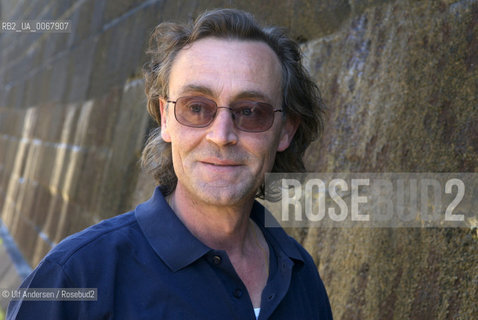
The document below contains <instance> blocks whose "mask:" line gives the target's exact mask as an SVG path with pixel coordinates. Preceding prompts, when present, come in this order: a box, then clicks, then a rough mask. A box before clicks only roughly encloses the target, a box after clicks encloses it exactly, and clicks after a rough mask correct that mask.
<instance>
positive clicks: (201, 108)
mask: <svg viewBox="0 0 478 320" xmlns="http://www.w3.org/2000/svg"><path fill="white" fill-rule="evenodd" d="M167 102H168V103H173V104H174V106H175V108H174V116H175V117H176V120H177V121H178V122H179V123H180V124H182V125H185V126H188V127H192V128H205V127H207V126H209V125H210V124H211V123H212V122H213V121H214V118H216V115H217V109H221V108H222V109H229V110H230V111H231V115H232V120H233V122H234V125H235V126H236V128H237V129H239V130H241V131H246V132H264V131H267V130H269V129H270V128H271V127H272V124H273V123H274V118H275V116H274V115H275V113H276V112H282V110H280V109H274V107H273V106H271V105H270V104H267V103H264V102H257V101H248V100H241V101H235V102H233V103H231V104H230V105H229V107H218V106H217V104H216V102H214V101H213V100H210V99H208V98H204V97H201V96H187V97H180V98H178V99H176V101H171V100H168V101H167Z"/></svg>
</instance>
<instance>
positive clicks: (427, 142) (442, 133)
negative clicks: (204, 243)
mask: <svg viewBox="0 0 478 320" xmlns="http://www.w3.org/2000/svg"><path fill="white" fill-rule="evenodd" d="M477 39H478V3H477V2H476V1H458V2H452V1H420V2H408V1H397V2H390V3H388V4H384V5H379V6H375V7H369V8H366V9H365V10H364V11H363V12H362V13H361V14H358V15H356V16H354V17H353V18H352V19H350V20H349V21H348V23H346V24H344V25H343V26H342V27H341V28H340V30H337V31H336V32H334V33H331V34H329V35H327V36H326V37H322V38H319V39H315V40H312V41H310V42H308V43H306V44H304V52H305V54H306V56H307V58H308V66H309V69H310V70H311V72H312V73H313V74H314V76H315V78H316V80H317V82H318V84H319V87H320V88H322V91H323V94H324V97H325V100H326V102H327V104H328V112H327V115H326V128H325V134H324V136H323V137H322V139H321V140H320V141H318V142H317V143H315V144H314V145H313V146H311V148H309V150H308V153H307V156H306V159H307V164H308V168H309V169H310V171H317V172H386V171H391V172H478V148H477V146H478V145H477V143H478V99H477V95H476V93H477V92H478V50H477V49H478V42H477ZM291 233H292V234H294V235H296V236H298V237H300V239H302V241H303V243H305V244H306V246H307V247H308V249H309V250H310V251H311V252H312V254H313V256H314V259H316V261H317V262H318V265H319V270H320V272H321V274H322V276H323V278H324V281H325V283H326V286H327V288H328V290H329V294H330V299H331V303H332V305H333V309H334V313H335V317H336V318H337V319H475V318H476V316H477V314H478V304H477V302H478V300H477V297H478V255H477V249H478V239H477V238H478V237H477V235H478V234H477V231H476V226H474V228H472V229H320V228H319V229H309V230H307V231H304V230H291Z"/></svg>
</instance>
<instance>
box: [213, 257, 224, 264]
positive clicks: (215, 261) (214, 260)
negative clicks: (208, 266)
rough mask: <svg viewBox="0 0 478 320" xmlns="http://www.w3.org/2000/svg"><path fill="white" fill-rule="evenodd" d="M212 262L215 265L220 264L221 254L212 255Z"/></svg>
mask: <svg viewBox="0 0 478 320" xmlns="http://www.w3.org/2000/svg"><path fill="white" fill-rule="evenodd" d="M212 262H213V263H214V264H216V265H218V264H221V262H222V258H221V256H214V257H212Z"/></svg>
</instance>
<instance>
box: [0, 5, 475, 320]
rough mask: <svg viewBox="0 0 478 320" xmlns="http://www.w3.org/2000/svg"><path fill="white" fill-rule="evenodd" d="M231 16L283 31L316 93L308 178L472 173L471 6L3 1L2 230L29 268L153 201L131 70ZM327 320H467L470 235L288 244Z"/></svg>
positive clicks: (310, 236)
mask: <svg viewBox="0 0 478 320" xmlns="http://www.w3.org/2000/svg"><path fill="white" fill-rule="evenodd" d="M223 6H232V7H237V8H242V9H246V10H249V11H251V12H253V13H255V14H256V15H257V16H258V17H259V18H261V19H264V20H266V21H267V22H268V23H272V24H279V25H283V26H285V27H288V28H290V30H291V33H292V35H293V36H294V37H295V38H296V39H298V40H299V41H300V42H302V45H303V49H304V53H305V55H306V58H307V65H308V67H309V69H310V71H311V73H312V74H313V75H314V77H315V79H316V80H317V82H318V84H319V86H320V88H321V89H322V92H323V95H324V97H325V100H326V103H327V105H328V112H327V115H326V130H325V134H324V136H323V137H322V138H321V140H320V141H318V142H317V143H315V144H314V145H313V146H312V147H311V148H309V150H308V152H307V155H306V160H307V165H308V168H309V169H310V170H311V171H321V172H348V171H351V172H385V171H395V172H478V125H477V123H478V118H477V115H478V102H477V101H478V99H477V94H476V93H477V92H478V90H477V89H478V88H477V87H478V85H477V84H478V66H477V65H478V24H477V22H478V1H465V0H462V1H449V0H441V1H440V0H436V1H435V0H428V1H425V0H423V1H407V0H402V1H373V0H348V1H346V0H344V1H332V0H322V1H306V0H297V1H279V0H274V1H267V2H264V1H262V2H260V1H256V2H245V1H226V0H223V1H221V0H215V1H212V0H211V1H198V0H196V1H193V0H183V1H154V0H149V1H139V0H123V1H118V0H99V1H93V0H79V1H73V0H71V1H54V0H38V1H27V0H23V1H13V0H6V1H2V4H1V7H0V15H1V19H2V21H5V20H13V21H18V20H39V19H43V20H48V19H56V20H60V19H69V20H71V21H72V26H73V28H72V33H70V34H58V33H37V34H25V33H20V34H18V33H0V48H1V50H0V218H1V219H2V221H3V223H4V224H5V225H6V226H7V227H8V230H9V232H10V234H11V235H12V236H13V237H14V239H15V240H16V242H17V245H18V247H19V248H20V250H21V252H22V253H23V255H24V257H25V258H26V260H27V261H28V262H29V263H30V265H32V266H35V265H36V264H37V263H38V261H39V260H40V259H41V258H42V257H43V256H44V254H45V253H46V252H47V251H48V250H49V249H50V248H51V246H52V245H53V244H54V243H57V242H58V241H60V240H61V239H62V238H64V237H65V236H67V235H68V234H71V233H73V232H76V231H79V230H81V229H83V228H84V227H86V226H88V225H91V224H93V223H96V222H98V221H99V220H101V219H104V218H107V217H111V216H113V215H115V214H118V213H121V212H123V211H126V210H129V209H131V208H133V207H134V205H135V204H136V203H138V202H139V201H141V200H143V199H145V198H147V197H148V196H149V194H150V193H151V190H152V182H151V180H150V179H149V178H148V177H145V176H143V175H141V174H140V172H139V169H138V166H137V160H138V157H139V154H140V151H141V147H142V144H143V142H144V138H145V135H146V133H147V131H148V130H149V128H150V127H151V125H152V124H151V122H150V121H149V119H148V117H147V114H146V110H145V98H144V94H143V93H142V90H143V88H142V81H141V80H140V79H141V73H140V67H141V65H142V64H143V63H144V61H145V55H144V51H145V48H146V43H147V38H148V34H149V32H150V30H152V28H153V27H154V26H155V25H156V24H157V23H159V22H160V21H164V20H182V21H185V20H187V19H191V18H192V17H194V16H195V15H196V14H197V13H198V12H200V11H202V10H203V9H205V8H214V7H223ZM290 232H291V233H292V234H293V235H294V236H295V237H296V238H297V239H299V240H300V241H301V242H302V243H304V244H305V246H306V247H307V248H308V249H309V251H310V252H311V254H312V256H313V257H314V259H315V261H316V262H317V265H318V267H319V270H320V272H321V274H322V277H323V280H324V282H325V284H326V287H327V289H328V292H329V296H330V299H331V303H332V308H333V311H334V315H335V318H336V319H472V318H473V315H476V314H478V307H477V303H476V302H477V300H476V297H477V296H478V289H477V288H478V255H477V254H476V252H477V246H478V245H477V243H478V240H477V233H476V228H475V229H321V228H310V229H293V230H290Z"/></svg>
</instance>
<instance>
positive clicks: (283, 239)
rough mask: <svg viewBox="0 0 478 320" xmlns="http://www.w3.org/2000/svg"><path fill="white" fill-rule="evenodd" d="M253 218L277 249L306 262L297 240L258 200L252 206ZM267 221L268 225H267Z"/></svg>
mask: <svg viewBox="0 0 478 320" xmlns="http://www.w3.org/2000/svg"><path fill="white" fill-rule="evenodd" d="M251 219H252V220H254V222H255V223H256V224H257V225H258V226H259V227H260V228H261V230H262V233H263V234H264V237H265V238H266V240H267V242H268V243H269V244H270V245H272V247H273V248H274V249H275V250H281V251H282V252H283V253H284V254H285V255H286V256H288V257H289V258H291V259H293V260H297V261H302V262H304V258H303V257H302V255H301V254H300V252H299V249H298V248H297V246H296V245H295V241H293V240H292V239H291V238H290V236H289V235H288V234H287V233H286V232H285V231H284V229H282V227H281V226H280V224H279V222H277V220H276V219H275V218H274V216H273V215H272V213H270V212H269V210H267V209H266V208H264V206H263V205H261V204H260V203H259V202H257V201H255V202H254V205H253V207H252V212H251ZM265 221H267V227H265Z"/></svg>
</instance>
